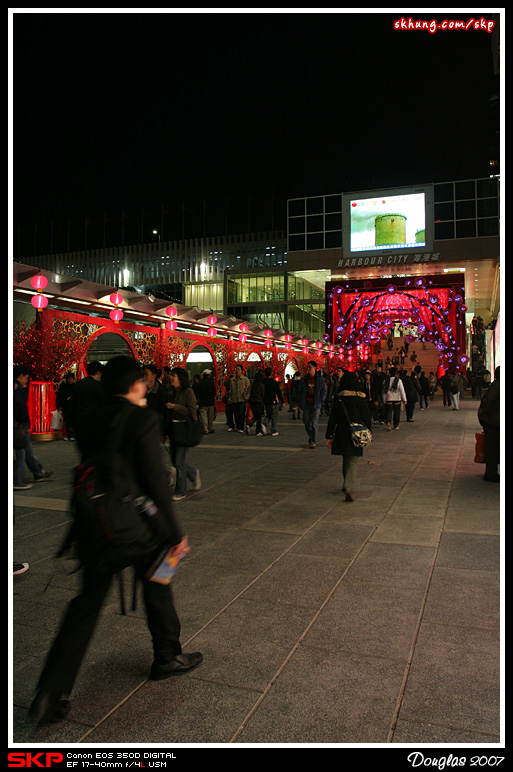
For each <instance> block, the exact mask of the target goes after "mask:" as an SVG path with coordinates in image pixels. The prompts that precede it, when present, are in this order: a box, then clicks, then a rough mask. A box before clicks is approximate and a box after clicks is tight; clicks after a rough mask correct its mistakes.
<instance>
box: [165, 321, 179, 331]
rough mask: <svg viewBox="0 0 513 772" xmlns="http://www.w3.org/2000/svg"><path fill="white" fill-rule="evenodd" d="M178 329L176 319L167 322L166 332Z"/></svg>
mask: <svg viewBox="0 0 513 772" xmlns="http://www.w3.org/2000/svg"><path fill="white" fill-rule="evenodd" d="M177 327H178V322H177V321H176V319H170V320H169V322H166V330H176V328H177Z"/></svg>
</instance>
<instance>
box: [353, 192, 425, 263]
mask: <svg viewBox="0 0 513 772" xmlns="http://www.w3.org/2000/svg"><path fill="white" fill-rule="evenodd" d="M432 228H433V220H432V204H431V195H430V186H427V187H426V188H422V189H412V188H409V189H407V188H405V189H401V188H395V189H392V190H390V191H371V192H365V191H364V192H361V193H356V194H349V195H346V196H344V237H345V238H344V252H345V254H346V255H348V254H351V255H358V254H365V255H371V254H376V253H379V252H398V251H405V252H412V251H416V250H429V249H431V245H432V232H433V230H432Z"/></svg>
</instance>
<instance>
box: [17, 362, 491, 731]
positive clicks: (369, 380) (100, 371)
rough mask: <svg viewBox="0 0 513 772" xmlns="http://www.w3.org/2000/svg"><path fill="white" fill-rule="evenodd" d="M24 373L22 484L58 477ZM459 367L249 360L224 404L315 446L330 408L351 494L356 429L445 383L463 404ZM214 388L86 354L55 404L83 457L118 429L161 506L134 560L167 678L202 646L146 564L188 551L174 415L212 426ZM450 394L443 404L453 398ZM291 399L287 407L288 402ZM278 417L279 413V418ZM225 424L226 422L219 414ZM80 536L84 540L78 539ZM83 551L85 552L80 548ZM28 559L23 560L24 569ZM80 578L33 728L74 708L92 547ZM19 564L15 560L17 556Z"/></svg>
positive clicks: (486, 417) (95, 602) (234, 425)
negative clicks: (303, 365) (291, 370)
mask: <svg viewBox="0 0 513 772" xmlns="http://www.w3.org/2000/svg"><path fill="white" fill-rule="evenodd" d="M28 380H29V373H28V372H27V371H26V369H24V368H21V367H18V368H15V370H14V396H15V398H14V424H15V453H16V464H15V468H16V471H15V489H20V488H21V489H23V488H24V487H27V486H26V485H25V480H24V475H25V467H26V466H27V467H28V469H29V470H30V471H31V472H32V474H33V476H34V480H35V481H40V480H45V479H48V478H49V477H50V476H51V474H52V473H51V472H48V471H46V470H45V469H44V468H43V466H42V464H41V462H40V461H38V459H37V458H36V456H35V454H34V451H33V448H32V445H31V443H30V438H29V430H30V419H29V414H28V409H27V394H28ZM465 385H466V384H465V382H464V379H463V378H462V376H461V375H460V374H459V373H457V372H454V373H447V374H446V375H444V376H442V377H441V378H440V379H439V380H437V378H436V376H435V375H434V373H430V374H429V375H426V374H425V372H424V371H423V370H422V369H421V367H420V365H416V366H414V367H413V368H412V370H411V372H410V373H409V374H408V373H407V371H406V370H405V369H402V368H401V367H395V366H392V367H389V368H388V369H383V368H382V367H381V366H380V365H376V367H375V368H374V369H373V370H372V371H370V370H367V369H364V370H360V371H356V372H349V371H346V370H344V369H343V368H342V367H340V368H338V369H337V370H336V372H335V373H333V374H332V375H330V376H328V375H326V374H325V373H324V372H323V371H322V370H320V369H319V367H318V364H317V362H316V361H315V360H311V361H309V362H308V364H307V370H306V373H305V374H304V375H301V374H300V373H298V372H296V373H295V374H294V375H293V376H292V377H290V378H286V382H285V384H284V385H283V387H282V386H281V384H279V383H278V381H277V380H276V379H275V377H273V371H272V369H271V368H269V367H268V368H266V369H265V370H264V371H259V372H257V373H256V375H255V377H254V378H253V379H252V381H250V379H249V378H248V377H247V376H246V375H245V374H244V368H243V366H242V364H238V365H237V366H236V368H235V372H234V373H233V374H232V375H231V376H230V377H228V378H227V379H226V380H225V381H224V384H223V391H224V394H223V401H224V403H225V418H226V425H227V431H228V432H239V433H241V434H244V433H249V432H251V430H252V427H253V426H255V433H256V435H257V436H260V437H263V436H264V435H265V434H266V433H268V434H270V435H271V436H277V435H278V434H279V433H278V420H279V415H280V413H283V412H284V411H285V410H286V409H288V411H289V412H291V413H292V418H291V420H293V421H294V420H300V419H302V420H303V424H304V428H305V432H306V438H307V443H308V447H309V448H311V449H315V448H316V447H317V444H318V435H319V419H320V416H321V413H322V412H325V413H326V414H327V415H328V422H327V427H326V435H325V440H326V444H327V447H328V448H329V449H330V451H331V453H332V454H334V455H338V456H341V457H342V477H343V487H342V491H343V493H344V496H345V500H346V501H353V500H354V489H355V484H356V476H357V462H358V458H359V457H361V456H362V455H363V447H362V446H361V445H359V444H357V443H355V442H354V440H353V433H352V426H353V425H355V424H356V425H358V426H360V428H364V429H365V428H366V429H367V430H368V431H369V432H372V428H373V424H377V423H378V424H384V425H385V426H386V430H388V431H393V430H398V429H399V426H400V416H401V407H402V405H404V407H405V412H406V420H407V421H408V422H411V421H414V418H413V415H414V409H415V406H416V404H417V403H418V404H419V406H420V410H426V409H428V408H429V407H430V405H431V403H432V401H433V398H434V396H435V393H436V391H437V389H438V387H439V386H440V387H441V389H442V392H443V400H444V401H443V404H444V406H446V405H449V404H452V406H453V408H452V409H453V410H458V409H459V399H460V395H461V393H462V392H463V391H464V389H465ZM499 388H500V387H499V369H497V370H496V373H495V380H494V381H493V383H492V384H491V385H490V387H489V388H488V389H487V390H486V392H485V393H484V395H483V397H482V399H481V402H480V407H479V412H478V420H479V422H480V423H481V425H482V427H483V431H484V433H485V436H486V447H487V458H486V471H485V477H484V479H485V480H489V481H493V482H497V481H499V475H498V464H499V437H500V405H499V402H500V399H499V396H500V393H499ZM216 396H217V395H216V385H215V382H214V379H213V374H212V372H211V370H208V369H205V370H204V371H203V373H202V375H201V377H198V378H197V379H194V380H193V383H192V384H190V382H189V376H188V374H187V372H186V370H185V369H183V368H180V367H175V368H172V369H169V368H167V369H164V370H162V371H161V370H159V369H158V368H157V367H156V366H155V365H154V364H148V365H145V366H144V367H142V368H141V366H140V365H139V364H138V363H137V362H135V360H133V359H132V358H130V357H116V358H114V359H112V360H110V361H109V362H108V363H107V365H105V366H103V365H102V364H101V363H99V362H91V363H89V364H88V366H87V377H86V378H84V379H81V380H79V381H78V382H75V379H74V377H73V376H72V374H71V373H69V374H67V375H66V377H65V378H64V380H63V383H62V385H61V388H60V389H59V391H58V395H57V406H58V409H59V410H60V411H61V412H62V414H63V416H64V423H65V426H64V439H66V440H67V441H74V442H76V443H77V447H78V451H79V455H80V458H81V460H82V462H85V461H87V460H88V459H90V458H93V457H95V454H98V453H99V452H101V451H102V449H105V448H106V447H110V445H108V443H110V442H112V433H113V431H114V430H115V428H116V427H118V428H119V427H120V426H121V427H122V429H123V430H122V432H121V433H122V436H121V437H118V438H117V446H116V447H117V452H119V453H120V454H121V455H122V456H123V458H124V459H125V462H126V463H127V464H128V466H129V469H130V470H131V475H133V479H134V480H135V481H136V484H137V486H138V489H139V490H140V491H141V492H142V494H143V495H144V497H145V498H149V499H150V500H151V502H152V503H154V504H155V507H154V514H155V517H153V518H152V520H151V528H152V533H154V535H155V540H156V541H155V545H156V546H155V549H152V550H151V551H148V554H146V555H145V556H144V557H141V558H140V559H138V560H137V561H135V562H131V563H130V565H134V568H135V571H136V576H137V578H138V579H139V580H141V582H142V586H143V597H144V601H145V604H146V610H147V622H148V627H149V629H150V632H151V635H152V642H153V648H154V660H153V664H152V666H151V671H150V678H151V679H153V680H160V679H164V678H168V677H171V676H173V675H179V674H181V673H186V672H188V671H189V670H191V669H193V668H195V667H197V666H198V665H199V664H200V663H201V661H202V659H203V657H202V655H201V653H200V652H193V653H191V654H185V653H183V652H182V648H181V644H180V621H179V618H178V615H177V613H176V610H175V607H174V601H173V595H172V592H171V586H170V585H169V584H166V585H164V584H159V583H156V582H153V581H151V579H149V578H148V576H147V568H148V565H150V564H151V562H152V561H154V559H155V555H156V554H157V553H158V552H160V551H161V550H162V547H165V549H166V550H169V554H170V555H172V554H177V555H181V554H184V553H185V552H187V551H188V547H187V537H186V536H184V535H183V534H182V532H181V530H180V527H179V525H178V523H177V521H176V519H175V515H174V510H173V504H172V502H174V501H179V500H181V499H183V498H185V496H186V495H187V484H188V481H190V482H191V484H192V489H193V491H198V490H199V489H200V488H201V480H200V473H199V469H197V468H195V467H192V466H190V465H189V463H188V461H187V457H188V451H189V447H188V446H187V445H184V444H180V443H179V442H178V441H177V440H176V437H177V434H176V431H177V429H176V426H175V425H176V424H180V423H183V422H193V423H198V422H201V431H202V432H203V434H211V433H212V432H214V431H215V430H214V428H213V425H214V419H215V411H216ZM449 396H450V402H449V401H446V400H448V399H449ZM286 406H287V408H286ZM281 420H282V419H281ZM217 425H218V427H220V426H221V425H222V424H220V423H219V422H218V424H217ZM167 439H168V440H169V443H168V444H169V451H168V452H169V460H170V464H167V463H165V462H164V461H163V454H162V446H165V447H166V446H167V443H166V440H167ZM77 538H78V539H79V537H77ZM79 554H80V552H79ZM25 565H26V564H18V573H19V572H21V571H22V570H23V566H25ZM82 568H83V571H84V579H83V587H82V590H81V592H80V593H79V595H77V597H76V598H75V599H74V600H73V601H72V602H71V603H70V605H69V607H68V610H67V612H66V615H65V617H64V620H63V622H62V625H61V627H60V630H59V632H58V634H57V636H56V638H55V640H54V642H53V644H52V647H51V649H50V652H49V654H48V657H47V660H46V663H45V665H44V668H43V671H42V673H41V676H40V679H39V683H38V690H37V694H36V696H35V698H34V701H33V703H32V706H31V709H30V716H31V719H32V721H33V722H34V724H35V725H39V724H41V723H46V722H48V721H59V720H61V719H63V718H64V717H65V716H66V715H67V713H68V712H69V710H70V702H69V700H68V699H67V696H68V695H69V693H70V692H71V690H72V688H73V684H74V682H75V679H76V677H77V675H78V671H79V668H80V665H81V662H82V660H83V658H84V656H85V653H86V650H87V646H88V644H89V641H90V640H91V637H92V635H93V632H94V627H95V623H96V621H97V619H98V616H99V614H100V611H101V607H102V604H103V601H104V598H105V596H106V594H107V591H108V589H109V587H110V584H111V581H112V577H113V575H114V573H115V571H114V570H113V569H109V570H107V569H106V568H105V566H103V565H101V564H100V563H99V562H98V561H97V559H96V556H95V555H94V554H92V555H91V554H90V555H84V560H83V565H82ZM15 573H16V564H15Z"/></svg>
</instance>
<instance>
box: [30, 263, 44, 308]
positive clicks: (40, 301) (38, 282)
mask: <svg viewBox="0 0 513 772" xmlns="http://www.w3.org/2000/svg"><path fill="white" fill-rule="evenodd" d="M30 283H31V285H32V287H33V288H34V289H35V290H37V295H33V296H32V298H31V300H30V302H31V303H32V305H33V306H34V308H36V309H37V310H38V311H39V312H41V311H42V310H43V308H46V306H47V305H48V298H47V297H45V295H43V290H44V289H45V288H46V287H47V286H48V279H47V278H46V276H43V274H41V273H39V274H38V275H37V276H33V277H32V278H31V280H30Z"/></svg>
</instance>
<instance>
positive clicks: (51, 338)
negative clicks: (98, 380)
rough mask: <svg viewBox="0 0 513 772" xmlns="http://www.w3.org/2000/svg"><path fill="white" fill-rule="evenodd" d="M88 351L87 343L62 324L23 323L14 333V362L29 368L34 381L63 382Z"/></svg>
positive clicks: (16, 327)
mask: <svg viewBox="0 0 513 772" xmlns="http://www.w3.org/2000/svg"><path fill="white" fill-rule="evenodd" d="M86 350H87V342H84V341H81V340H80V339H79V338H78V336H77V337H75V336H73V335H70V333H69V331H68V330H65V329H63V328H61V327H59V326H52V327H44V326H43V325H42V324H39V323H38V322H35V323H33V324H30V325H29V324H27V323H26V322H21V323H19V324H18V325H16V326H15V328H14V332H13V363H14V364H15V365H23V366H24V367H27V368H28V369H29V370H30V373H31V377H32V379H34V380H41V381H60V380H61V378H62V377H63V375H64V373H66V372H67V371H68V370H69V369H70V367H71V366H72V365H74V364H76V363H77V362H78V361H79V360H80V359H81V357H82V356H84V354H85V352H86Z"/></svg>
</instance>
